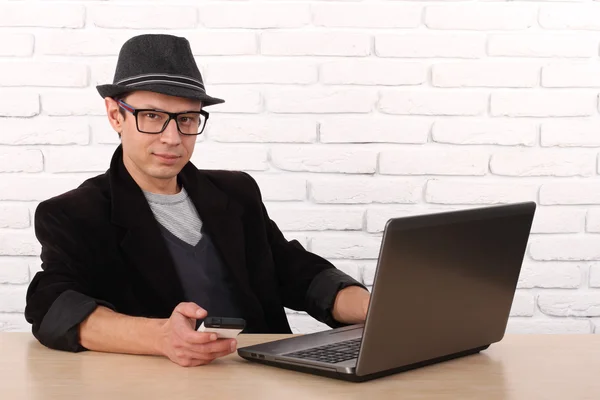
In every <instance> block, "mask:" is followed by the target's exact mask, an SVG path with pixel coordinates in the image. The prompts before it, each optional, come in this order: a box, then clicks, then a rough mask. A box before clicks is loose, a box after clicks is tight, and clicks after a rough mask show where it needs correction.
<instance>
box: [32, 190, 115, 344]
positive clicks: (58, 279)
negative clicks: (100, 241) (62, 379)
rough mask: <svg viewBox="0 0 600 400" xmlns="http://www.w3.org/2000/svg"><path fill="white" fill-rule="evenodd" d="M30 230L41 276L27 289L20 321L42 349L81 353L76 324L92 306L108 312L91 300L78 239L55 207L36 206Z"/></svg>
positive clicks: (81, 241) (53, 204)
mask: <svg viewBox="0 0 600 400" xmlns="http://www.w3.org/2000/svg"><path fill="white" fill-rule="evenodd" d="M34 226H35V234H36V237H37V239H38V241H39V242H40V244H41V246H42V252H41V261H42V265H41V267H42V271H40V272H38V273H37V274H36V275H35V276H34V278H33V279H32V281H31V283H30V285H29V288H28V290H27V295H26V301H27V304H26V307H25V319H26V320H27V321H28V322H29V323H31V324H32V333H33V335H34V336H35V337H36V338H37V339H38V340H39V341H40V343H42V344H43V345H45V346H47V347H49V348H53V349H57V350H65V351H71V352H78V351H83V350H86V349H85V348H84V347H83V346H81V344H80V343H79V324H80V323H81V322H82V321H83V320H85V319H86V318H87V317H88V315H90V314H91V313H92V312H93V311H94V310H95V309H96V307H97V306H98V305H104V306H106V307H109V308H112V309H114V307H113V306H112V305H111V304H110V303H107V302H105V301H102V300H99V299H95V298H94V297H93V293H92V289H91V288H92V285H91V283H90V277H89V274H88V273H87V272H86V257H85V254H86V245H85V242H84V239H83V238H84V236H83V235H82V234H81V232H79V230H78V229H77V227H76V226H75V224H73V221H72V219H71V218H69V216H68V215H67V214H66V213H65V212H64V211H63V210H62V209H61V208H60V206H59V205H58V204H57V202H52V201H46V202H42V203H40V205H39V206H38V208H37V210H36V213H35V218H34ZM80 229H81V228H80Z"/></svg>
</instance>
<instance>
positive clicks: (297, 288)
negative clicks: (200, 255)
mask: <svg viewBox="0 0 600 400" xmlns="http://www.w3.org/2000/svg"><path fill="white" fill-rule="evenodd" d="M178 180H179V182H180V183H181V184H182V185H183V186H184V187H185V188H186V191H187V192H188V194H189V196H190V198H191V199H192V201H193V203H194V205H195V206H196V209H197V210H198V213H199V215H200V218H201V220H202V223H203V227H204V229H205V230H206V232H207V233H208V234H209V235H210V237H211V238H212V240H213V242H214V244H215V247H216V248H217V250H218V252H219V254H220V256H221V257H222V259H223V262H224V265H225V267H226V268H228V269H229V271H230V272H231V275H232V277H233V280H234V284H235V287H236V291H235V292H236V295H237V297H238V298H237V300H238V303H239V304H240V306H241V308H242V310H241V311H242V314H243V317H244V319H245V320H246V322H247V328H246V330H245V332H248V333H290V332H291V330H290V326H289V324H288V321H287V318H286V314H285V310H284V308H283V307H288V308H290V309H294V310H302V311H306V312H307V313H308V314H310V315H311V316H313V317H314V318H316V319H317V320H319V321H321V322H324V323H326V324H328V325H329V326H330V327H336V326H341V324H339V323H337V322H336V321H335V320H334V319H333V318H332V315H331V310H332V306H333V302H334V300H335V295H336V294H337V292H338V291H339V290H341V289H342V288H344V287H346V286H350V285H358V286H362V287H364V286H363V285H362V284H361V283H359V282H357V281H356V280H354V279H352V278H351V277H349V276H348V275H346V274H344V273H343V272H341V271H340V270H338V269H336V268H335V267H334V266H333V265H332V264H331V263H329V262H328V261H327V260H325V259H323V258H321V257H319V256H317V255H315V254H313V253H310V252H308V251H306V250H305V249H304V248H303V247H302V246H301V245H300V243H298V242H297V241H295V240H293V241H288V240H286V239H285V238H284V236H283V235H282V233H281V231H280V230H279V229H278V227H277V225H276V224H275V222H273V221H272V220H270V219H269V216H268V215H267V212H266V210H265V207H264V205H263V203H262V199H261V194H260V190H259V188H258V186H257V184H256V182H255V181H254V179H253V178H252V177H250V175H248V174H246V173H244V172H237V171H217V170H198V169H197V168H196V167H195V166H194V165H193V164H192V163H191V162H190V163H188V164H187V165H186V166H185V167H184V168H183V170H182V171H181V173H180V174H179V175H178ZM35 233H36V237H37V239H38V240H39V241H40V243H41V245H42V252H41V259H42V271H41V272H38V273H37V274H36V275H35V277H34V278H33V280H32V281H31V284H30V286H29V288H28V291H27V306H26V309H25V318H26V319H27V321H28V322H29V323H31V324H32V331H33V334H34V335H35V337H36V338H37V339H38V340H39V341H40V342H41V343H42V344H44V345H46V346H47V347H50V348H55V349H60V350H67V351H81V350H85V348H84V347H82V346H81V345H80V343H79V335H78V325H79V323H81V322H82V321H83V320H84V319H85V318H86V317H87V316H88V315H89V314H90V313H92V312H93V311H94V310H95V308H96V307H97V306H98V305H99V304H101V305H104V306H107V307H110V308H112V309H113V310H115V311H117V312H120V313H123V314H127V315H131V316H144V317H151V318H152V317H155V318H168V317H169V316H170V315H171V313H172V311H173V309H174V308H175V306H176V305H177V304H178V303H180V302H183V301H186V299H185V297H184V294H183V289H182V286H181V283H180V281H179V277H178V276H177V273H176V270H175V267H174V265H173V261H172V259H171V256H170V253H169V251H168V249H167V247H166V244H165V242H164V239H163V237H162V235H161V232H160V229H159V226H158V223H157V222H156V220H155V218H154V215H153V214H152V211H151V209H150V206H149V205H148V203H147V201H146V198H145V197H144V194H143V192H142V190H141V189H140V188H139V186H138V185H137V184H136V182H135V181H134V180H133V178H132V177H131V175H130V174H129V173H128V172H127V169H126V168H125V166H124V164H123V153H122V147H121V146H119V147H118V148H117V150H116V151H115V153H114V156H113V158H112V161H111V165H110V168H109V170H108V171H107V172H106V173H105V174H102V175H99V176H97V177H94V178H91V179H89V180H87V181H85V182H84V183H83V184H82V185H81V186H80V187H78V188H77V189H74V190H71V191H69V192H67V193H64V194H62V195H60V196H57V197H54V198H52V199H49V200H46V201H44V202H42V203H40V204H39V206H38V208H37V210H36V213H35Z"/></svg>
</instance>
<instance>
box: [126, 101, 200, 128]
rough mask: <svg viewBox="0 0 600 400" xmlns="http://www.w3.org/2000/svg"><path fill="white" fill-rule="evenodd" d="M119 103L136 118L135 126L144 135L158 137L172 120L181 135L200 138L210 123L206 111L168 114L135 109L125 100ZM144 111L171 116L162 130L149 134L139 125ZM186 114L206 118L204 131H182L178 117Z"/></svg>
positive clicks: (149, 109)
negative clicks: (139, 115) (140, 116)
mask: <svg viewBox="0 0 600 400" xmlns="http://www.w3.org/2000/svg"><path fill="white" fill-rule="evenodd" d="M117 103H118V104H119V107H121V108H122V109H124V110H125V111H128V112H130V113H131V114H133V116H134V117H135V126H136V128H137V130H138V131H139V132H142V133H147V134H149V135H158V134H161V133H163V132H164V131H165V129H167V126H168V125H169V123H170V122H171V120H172V119H174V120H175V125H177V130H178V131H179V133H180V134H182V135H185V136H198V135H201V134H202V132H204V129H205V128H206V124H207V123H208V117H209V115H210V114H209V113H208V112H207V111H204V110H200V111H185V112H180V113H172V112H168V111H162V110H155V109H152V108H135V107H133V106H131V105H129V104H127V103H125V102H124V101H123V100H118V101H117ZM144 111H153V112H155V113H161V114H166V115H168V116H169V119H167V121H166V122H165V124H164V125H163V127H162V129H161V130H160V131H158V132H147V131H143V130H141V129H140V126H139V123H138V114H139V113H141V112H144ZM186 114H198V115H202V116H204V118H205V119H204V125H203V126H202V130H201V131H200V132H198V133H185V132H182V131H181V128H180V127H179V121H178V120H177V117H179V116H180V115H186Z"/></svg>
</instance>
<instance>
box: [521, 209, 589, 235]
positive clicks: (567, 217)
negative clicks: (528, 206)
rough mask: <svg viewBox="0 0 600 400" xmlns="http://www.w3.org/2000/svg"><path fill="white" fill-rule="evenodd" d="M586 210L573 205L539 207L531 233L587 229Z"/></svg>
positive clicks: (572, 231) (574, 231) (568, 231)
mask: <svg viewBox="0 0 600 400" xmlns="http://www.w3.org/2000/svg"><path fill="white" fill-rule="evenodd" d="M585 218H586V210H585V209H580V208H571V207H537V209H536V210H535V216H534V218H533V226H532V227H531V233H579V232H583V231H584V229H585Z"/></svg>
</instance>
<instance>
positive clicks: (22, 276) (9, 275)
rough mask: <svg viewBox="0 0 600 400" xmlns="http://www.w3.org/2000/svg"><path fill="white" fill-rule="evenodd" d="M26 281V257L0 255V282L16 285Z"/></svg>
mask: <svg viewBox="0 0 600 400" xmlns="http://www.w3.org/2000/svg"><path fill="white" fill-rule="evenodd" d="M0 226H1V225H0ZM28 282H29V261H28V260H27V259H26V258H18V257H0V283H10V284H15V285H18V284H26V283H28Z"/></svg>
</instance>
